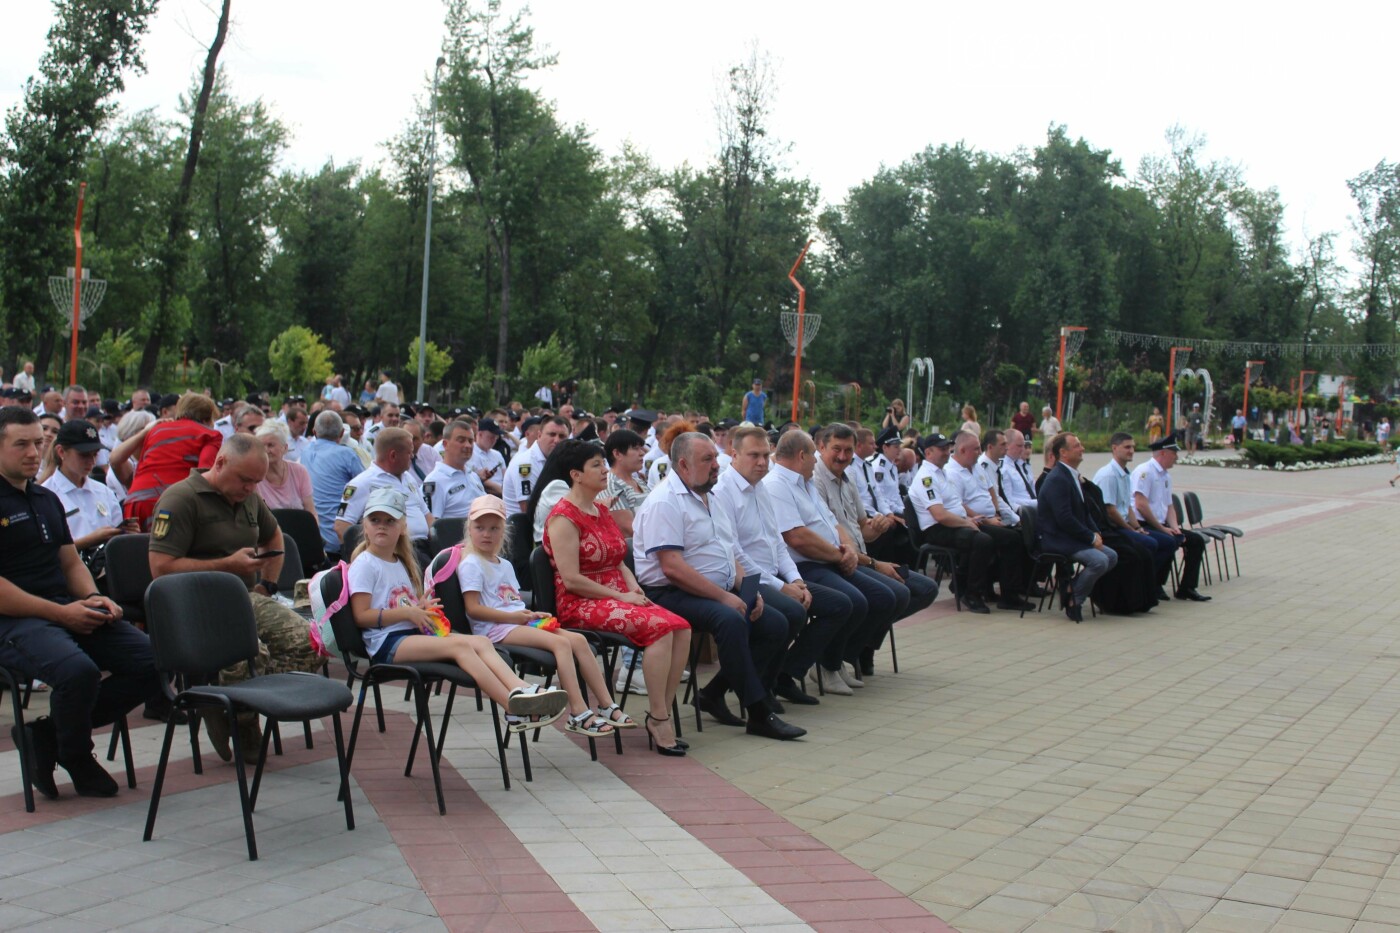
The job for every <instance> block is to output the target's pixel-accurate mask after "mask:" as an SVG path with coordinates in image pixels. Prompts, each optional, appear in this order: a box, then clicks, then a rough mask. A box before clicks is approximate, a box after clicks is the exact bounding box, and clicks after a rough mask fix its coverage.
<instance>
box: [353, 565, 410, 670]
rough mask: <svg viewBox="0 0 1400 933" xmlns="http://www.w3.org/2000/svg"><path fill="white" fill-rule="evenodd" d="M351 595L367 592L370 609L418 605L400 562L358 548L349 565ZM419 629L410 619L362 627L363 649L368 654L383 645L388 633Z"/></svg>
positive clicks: (405, 571)
mask: <svg viewBox="0 0 1400 933" xmlns="http://www.w3.org/2000/svg"><path fill="white" fill-rule="evenodd" d="M349 576H350V595H351V596H353V595H355V594H356V593H368V594H369V605H370V608H371V609H376V610H378V609H401V608H403V607H404V606H416V605H418V595H417V594H416V593H415V592H414V591H413V581H412V580H411V579H409V576H408V571H407V570H405V569H404V566H403V564H401V563H399V562H398V561H397V560H395V561H387V560H381V559H379V558H378V557H375V556H374V555H373V554H371V553H370V552H369V551H361V552H360V556H359V557H357V558H355V560H354V562H353V563H352V564H351V565H350V574H349ZM405 630H406V631H410V632H416V631H418V626H416V625H414V624H413V623H412V622H395V623H394V624H393V625H386V626H384V627H383V628H367V629H361V630H360V633H361V634H362V635H363V636H364V639H365V648H366V649H367V650H368V651H369V653H370V656H371V657H373V656H374V653H375V652H376V651H378V650H379V647H380V645H382V644H384V639H385V638H387V637H388V636H389V633H390V632H400V631H405Z"/></svg>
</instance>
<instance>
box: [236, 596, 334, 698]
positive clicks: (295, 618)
mask: <svg viewBox="0 0 1400 933" xmlns="http://www.w3.org/2000/svg"><path fill="white" fill-rule="evenodd" d="M248 598H249V599H251V600H252V601H253V618H254V619H255V620H256V622H257V626H258V655H257V669H258V673H259V674H285V673H288V672H290V671H305V672H307V673H315V672H316V671H319V670H320V669H321V659H320V658H319V657H317V655H316V649H315V648H313V647H311V635H310V634H309V632H310V627H311V624H310V623H309V622H307V621H306V620H305V619H303V618H302V617H301V616H299V615H297V614H296V613H295V612H293V611H292V610H291V608H290V607H288V606H284V605H283V604H282V603H279V602H278V601H277V600H275V599H271V598H269V597H267V596H262V595H260V594H258V593H249V594H248ZM247 679H248V664H247V662H244V661H241V662H239V663H238V664H235V665H233V666H232V667H226V668H224V669H223V670H222V671H219V683H221V684H225V685H227V684H236V683H238V682H239V681H243V680H247Z"/></svg>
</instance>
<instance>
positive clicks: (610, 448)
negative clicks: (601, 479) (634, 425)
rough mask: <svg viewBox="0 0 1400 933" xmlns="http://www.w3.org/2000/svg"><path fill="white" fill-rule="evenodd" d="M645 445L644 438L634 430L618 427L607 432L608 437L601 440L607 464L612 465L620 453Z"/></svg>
mask: <svg viewBox="0 0 1400 933" xmlns="http://www.w3.org/2000/svg"><path fill="white" fill-rule="evenodd" d="M646 445H647V442H646V440H645V439H644V438H643V437H642V436H641V435H640V434H638V433H637V432H636V431H629V430H627V429H626V428H618V429H617V430H614V431H609V432H608V438H607V440H606V441H604V442H603V454H604V455H605V456H606V457H607V458H608V466H612V465H613V464H614V463H616V462H617V458H618V457H619V456H620V455H621V454H625V453H627V452H628V451H629V450H635V449H636V448H638V447H646Z"/></svg>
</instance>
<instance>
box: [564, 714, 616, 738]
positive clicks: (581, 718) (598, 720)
mask: <svg viewBox="0 0 1400 933" xmlns="http://www.w3.org/2000/svg"><path fill="white" fill-rule="evenodd" d="M564 731H565V732H573V733H576V734H577V735H584V736H588V737H589V738H594V739H598V738H602V737H603V736H605V735H612V734H613V732H614V731H615V730H614V727H613V724H612V723H610V722H608V721H607V720H606V719H604V718H603V717H602V716H599V715H598V714H596V713H595V712H594V711H593V710H591V709H586V710H584V711H583V712H581V713H579V714H578V715H577V716H570V717H569V720H568V722H566V723H564Z"/></svg>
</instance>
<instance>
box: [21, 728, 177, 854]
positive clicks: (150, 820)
mask: <svg viewBox="0 0 1400 933" xmlns="http://www.w3.org/2000/svg"><path fill="white" fill-rule="evenodd" d="M190 712H191V715H193V712H194V711H193V710H191V711H190ZM174 738H175V719H174V717H173V716H172V717H171V719H170V722H167V723H166V724H165V738H164V739H162V740H161V743H160V761H159V762H158V763H157V764H156V780H155V783H154V784H152V785H151V802H150V804H148V805H147V807H146V832H145V833H144V834H143V835H142V836H141V841H142V842H150V841H151V833H152V832H153V831H154V830H155V828H156V810H157V809H158V808H159V807H160V791H161V788H163V787H164V786H165V768H166V765H168V764H170V742H171V740H172V739H174ZM21 761H22V760H21Z"/></svg>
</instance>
